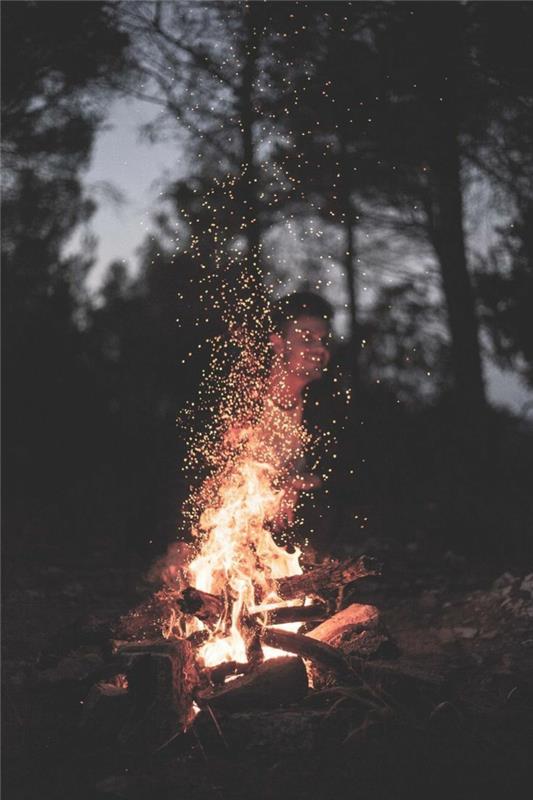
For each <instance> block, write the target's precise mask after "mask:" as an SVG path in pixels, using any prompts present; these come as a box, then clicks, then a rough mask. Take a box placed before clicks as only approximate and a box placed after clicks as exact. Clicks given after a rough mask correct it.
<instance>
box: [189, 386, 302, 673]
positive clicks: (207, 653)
mask: <svg viewBox="0 0 533 800" xmlns="http://www.w3.org/2000/svg"><path fill="white" fill-rule="evenodd" d="M291 427H294V426H290V425H288V423H287V419H286V418H285V417H284V415H283V412H282V411H281V410H279V409H277V408H276V407H275V405H274V404H273V403H272V402H270V401H269V400H268V399H267V400H266V401H265V404H264V409H263V413H262V415H261V417H260V419H259V420H258V421H257V422H256V424H255V425H250V426H249V427H247V428H242V429H236V427H235V426H234V427H233V428H230V429H229V431H228V433H227V435H226V437H225V442H224V445H225V447H223V450H224V452H226V453H228V452H229V453H230V455H229V457H228V460H227V462H226V463H225V464H224V465H223V467H222V469H221V470H220V472H219V474H218V475H216V476H215V478H214V480H212V481H210V482H207V484H206V485H205V486H204V487H203V488H204V491H203V494H204V495H205V496H207V497H209V499H210V502H209V504H208V505H207V506H206V507H205V508H204V510H203V511H202V513H201V515H200V518H199V522H198V527H197V530H196V531H195V532H196V534H197V536H199V537H200V538H201V546H200V548H199V553H198V555H197V557H196V558H195V559H194V560H193V561H192V562H191V563H190V564H189V568H188V572H189V576H190V582H191V584H192V585H193V586H195V587H196V588H197V589H200V590H201V591H204V592H209V593H210V594H214V595H217V596H221V597H223V598H224V599H225V604H226V608H227V612H228V613H227V615H223V617H222V618H221V620H220V621H219V622H218V624H217V626H216V628H215V630H214V631H212V634H211V636H210V638H209V640H208V641H207V642H206V643H205V644H204V645H203V647H202V648H201V649H200V651H199V654H198V655H199V657H200V658H201V659H202V660H203V662H204V664H205V665H206V666H208V667H209V666H215V665H216V664H219V663H221V662H222V661H227V660H235V661H239V662H244V661H246V660H247V654H246V644H245V641H244V639H243V635H242V619H243V616H244V615H245V614H247V613H248V614H249V613H257V612H258V611H259V612H260V611H263V610H266V609H267V607H268V606H269V605H275V604H276V603H279V602H282V601H281V598H280V597H279V595H278V594H277V592H276V579H278V578H282V577H287V576H289V575H296V574H300V573H301V572H302V569H301V567H300V564H299V556H300V550H298V549H297V548H296V549H295V551H294V552H293V553H289V552H287V550H286V549H285V548H283V547H280V546H279V545H277V544H276V542H275V541H274V539H273V536H272V533H271V530H270V527H269V524H271V523H272V520H274V519H275V518H276V516H277V515H278V513H279V512H280V509H281V506H282V503H283V500H284V496H285V493H286V491H287V490H286V488H285V487H284V477H285V475H284V470H285V466H284V458H283V449H281V450H280V446H279V444H280V442H279V440H280V439H282V440H283V441H284V442H285V443H287V442H289V446H290V447H291V449H292V450H293V454H294V450H295V445H294V442H300V444H301V443H302V442H303V441H304V439H305V437H304V435H303V432H302V431H297V430H290V428H291ZM228 448H229V449H228ZM232 448H233V450H232ZM296 449H297V447H296ZM213 483H214V484H215V485H214V486H213ZM193 625H195V627H196V629H198V628H201V627H202V625H203V623H201V622H199V621H195V622H194V623H193ZM286 627H289V629H292V628H293V626H292V625H289V626H286ZM296 627H298V626H297V625H296ZM264 654H265V657H266V658H269V657H275V656H279V655H281V653H280V651H279V650H271V649H269V648H264Z"/></svg>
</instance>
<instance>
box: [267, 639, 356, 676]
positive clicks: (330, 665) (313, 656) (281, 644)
mask: <svg viewBox="0 0 533 800" xmlns="http://www.w3.org/2000/svg"><path fill="white" fill-rule="evenodd" d="M263 642H264V644H266V645H268V646H269V647H275V648H277V649H279V650H284V651H285V652H287V653H294V654H295V655H298V656H301V657H302V658H307V659H309V660H310V661H314V662H317V663H318V664H319V665H320V666H322V667H324V668H326V669H331V670H335V671H336V672H338V673H341V674H344V673H345V672H346V671H347V670H348V669H349V667H348V664H347V662H346V660H345V658H344V656H343V655H342V653H341V652H340V651H339V650H335V648H334V647H330V645H329V644H325V643H324V642H319V641H317V640H316V639H311V638H310V637H309V636H306V635H304V634H301V633H291V632H290V631H283V630H279V629H277V628H265V630H264V631H263Z"/></svg>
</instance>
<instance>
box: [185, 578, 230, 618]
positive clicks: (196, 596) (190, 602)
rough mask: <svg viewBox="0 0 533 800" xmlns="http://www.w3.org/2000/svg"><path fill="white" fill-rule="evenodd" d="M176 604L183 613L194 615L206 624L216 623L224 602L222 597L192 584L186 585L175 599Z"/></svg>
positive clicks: (221, 613)
mask: <svg viewBox="0 0 533 800" xmlns="http://www.w3.org/2000/svg"><path fill="white" fill-rule="evenodd" d="M177 605H178V606H179V608H180V610H181V611H182V612H183V613H184V614H194V616H195V617H197V618H198V619H200V620H202V622H206V623H207V624H208V625H216V623H217V622H218V620H219V619H221V617H222V616H223V614H224V611H225V610H226V609H225V604H224V600H223V598H222V597H219V596H218V595H214V594H209V592H202V591H200V589H195V588H194V586H188V587H187V588H186V589H184V591H183V592H182V595H181V597H180V598H178V600H177Z"/></svg>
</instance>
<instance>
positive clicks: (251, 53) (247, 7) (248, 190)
mask: <svg viewBox="0 0 533 800" xmlns="http://www.w3.org/2000/svg"><path fill="white" fill-rule="evenodd" d="M254 13H255V11H254V9H253V8H252V4H248V3H245V4H244V7H243V15H244V27H245V36H244V42H243V51H242V59H243V68H242V79H241V84H240V88H239V112H240V122H241V132H242V158H243V160H242V165H241V170H242V174H241V181H242V188H241V195H242V202H243V221H244V225H245V236H246V240H247V267H248V274H249V275H250V277H251V280H252V282H253V283H255V282H257V283H258V284H259V285H260V284H262V271H261V266H260V262H259V255H260V250H261V232H260V226H259V219H258V213H259V202H258V196H257V194H258V172H257V166H256V163H255V143H254V133H253V125H254V121H255V111H254V104H253V97H254V80H255V77H256V68H257V66H256V62H257V48H258V42H259V35H258V28H257V26H256V25H255V24H254Z"/></svg>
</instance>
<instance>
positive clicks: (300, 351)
mask: <svg viewBox="0 0 533 800" xmlns="http://www.w3.org/2000/svg"><path fill="white" fill-rule="evenodd" d="M330 339H331V332H330V329H329V324H328V322H327V321H326V320H325V319H320V317H312V316H302V317H298V319H295V320H291V321H290V322H288V323H286V327H285V331H284V333H283V335H281V334H275V335H274V337H273V338H272V343H273V345H274V349H275V351H276V353H277V354H278V355H279V356H280V357H281V359H282V363H283V365H284V367H285V369H286V370H287V372H289V373H291V374H292V375H296V376H298V377H299V378H305V379H306V383H311V381H315V380H318V378H320V377H321V376H322V373H323V372H324V370H325V369H326V367H327V365H328V364H329V359H330V352H329V345H330Z"/></svg>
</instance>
